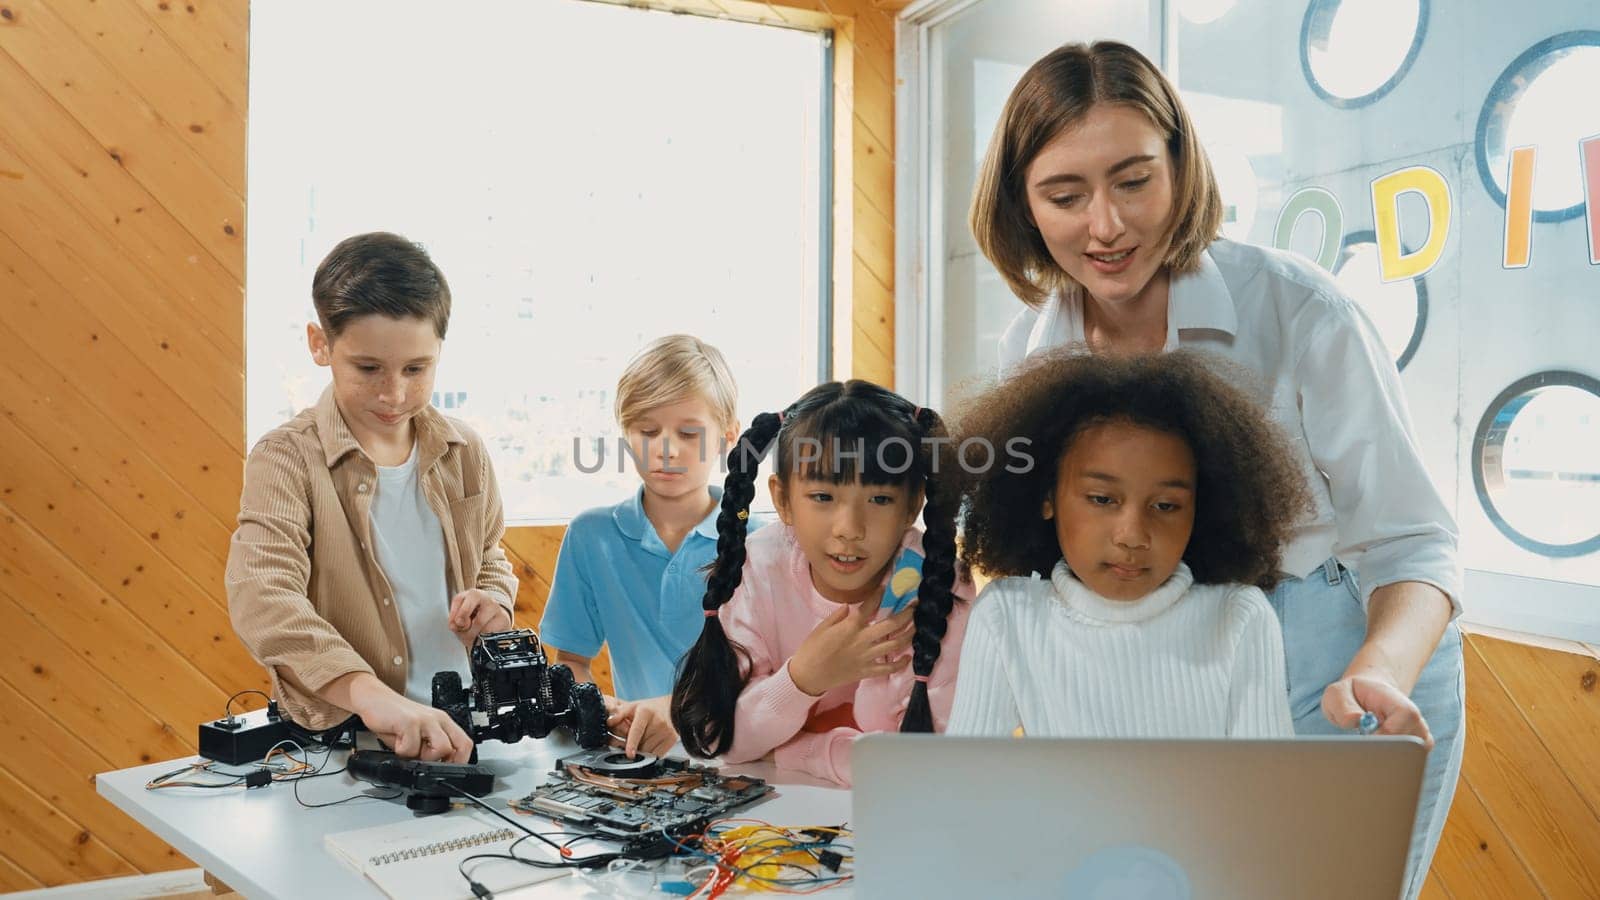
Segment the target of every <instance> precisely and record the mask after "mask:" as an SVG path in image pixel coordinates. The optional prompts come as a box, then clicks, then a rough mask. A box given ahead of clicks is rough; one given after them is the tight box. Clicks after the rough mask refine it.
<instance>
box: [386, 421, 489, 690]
mask: <svg viewBox="0 0 1600 900" xmlns="http://www.w3.org/2000/svg"><path fill="white" fill-rule="evenodd" d="M377 468H378V490H377V496H375V497H373V498H372V513H371V522H372V540H373V546H374V548H375V549H376V551H377V555H378V564H379V565H381V566H383V574H384V575H385V576H387V577H388V579H389V587H390V589H391V590H393V591H394V605H395V609H396V610H398V611H399V613H400V623H401V625H402V627H403V628H404V629H405V634H406V644H407V646H408V650H409V654H410V660H409V662H410V665H409V666H408V667H407V669H406V689H405V695H406V696H407V697H410V698H411V699H412V700H415V701H417V702H418V703H424V704H427V703H432V702H433V676H434V673H435V672H443V671H446V670H454V671H457V672H460V673H461V681H462V683H463V684H471V682H472V679H471V675H470V673H469V670H468V665H467V651H466V649H465V648H463V647H462V646H461V641H460V640H458V639H457V638H456V634H455V632H453V631H451V630H450V589H449V587H448V585H447V584H446V582H445V574H444V568H445V557H444V526H443V525H441V524H440V522H439V517H438V515H436V514H435V513H434V511H433V508H432V507H430V506H429V505H428V498H427V497H426V496H424V495H423V493H422V481H421V479H420V478H418V477H417V446H416V444H415V443H413V444H412V445H411V455H410V456H409V457H407V458H406V461H405V462H403V463H401V464H400V465H398V466H378V467H377Z"/></svg>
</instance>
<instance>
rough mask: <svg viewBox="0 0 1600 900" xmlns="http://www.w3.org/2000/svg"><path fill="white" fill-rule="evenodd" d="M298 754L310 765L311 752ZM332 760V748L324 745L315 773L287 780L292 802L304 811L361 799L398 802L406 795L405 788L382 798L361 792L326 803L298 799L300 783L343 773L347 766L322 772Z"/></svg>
mask: <svg viewBox="0 0 1600 900" xmlns="http://www.w3.org/2000/svg"><path fill="white" fill-rule="evenodd" d="M300 752H302V753H304V754H305V757H306V759H305V764H306V765H307V766H309V765H311V751H310V750H307V749H306V748H304V747H301V748H300ZM290 758H291V759H293V757H290ZM332 758H333V747H331V746H328V745H326V744H324V745H323V750H322V762H321V763H320V764H318V766H317V770H316V771H315V772H311V773H309V774H302V775H295V776H293V777H292V778H290V779H289V780H290V781H293V782H294V787H293V791H294V802H296V803H298V804H300V805H301V806H303V807H305V808H306V809H322V808H324V807H328V806H338V805H339V804H341V803H349V802H350V801H351V800H363V799H366V800H398V799H400V798H401V797H404V796H405V795H406V791H405V788H401V789H400V790H399V792H398V793H394V794H389V795H387V796H383V795H379V794H369V793H367V792H365V791H362V792H361V793H359V794H351V795H350V796H348V797H341V798H340V799H338V800H330V801H328V802H327V803H307V802H306V801H304V800H302V799H300V782H302V781H304V780H306V779H307V778H324V777H326V776H329V775H338V774H339V773H341V772H343V771H345V769H346V768H347V766H340V767H339V768H337V769H334V770H332V771H328V772H324V771H323V769H325V768H327V766H328V760H330V759H332Z"/></svg>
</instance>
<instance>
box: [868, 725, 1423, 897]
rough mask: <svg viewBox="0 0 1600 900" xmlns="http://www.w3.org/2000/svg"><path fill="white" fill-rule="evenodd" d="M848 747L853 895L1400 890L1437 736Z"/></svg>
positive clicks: (890, 742)
mask: <svg viewBox="0 0 1600 900" xmlns="http://www.w3.org/2000/svg"><path fill="white" fill-rule="evenodd" d="M853 756H854V759H853V763H852V768H853V769H854V776H853V781H854V782H855V786H854V791H853V797H852V803H853V806H854V811H853V817H852V820H851V823H850V824H851V827H852V828H853V829H854V831H855V867H856V882H855V884H856V889H855V896H857V897H862V898H870V900H876V898H880V897H883V898H893V897H918V898H922V897H981V898H990V897H994V898H1030V897H1069V898H1074V900H1076V898H1084V900H1189V898H1194V900H1201V898H1205V900H1209V898H1229V900H1257V898H1260V900H1283V898H1291V897H1292V898H1297V900H1309V898H1323V897H1326V898H1338V900H1365V898H1383V900H1392V898H1395V897H1398V896H1399V895H1400V891H1401V887H1402V880H1403V878H1404V875H1405V866H1406V851H1407V849H1408V847H1409V846H1410V841H1411V823H1412V819H1413V818H1414V817H1415V815H1416V809H1417V793H1418V790H1419V788H1420V786H1421V784H1422V767H1423V762H1424V760H1425V758H1426V756H1427V752H1426V751H1425V750H1424V749H1423V747H1422V742H1421V741H1418V740H1417V739H1415V738H1409V737H1378V736H1367V737H1356V736H1351V737H1327V738H1300V739H1295V740H1093V739H1049V738H1026V739H1012V738H961V737H946V736H941V735H911V734H872V735H867V736H865V737H863V738H860V739H859V740H857V741H856V743H855V746H854V749H853Z"/></svg>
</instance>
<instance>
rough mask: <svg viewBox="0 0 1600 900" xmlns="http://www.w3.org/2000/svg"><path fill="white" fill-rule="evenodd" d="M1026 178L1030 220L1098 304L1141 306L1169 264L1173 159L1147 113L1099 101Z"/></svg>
mask: <svg viewBox="0 0 1600 900" xmlns="http://www.w3.org/2000/svg"><path fill="white" fill-rule="evenodd" d="M1024 178H1025V179H1026V180H1025V182H1024V189H1025V190H1026V192H1027V205H1028V217H1029V219H1030V220H1031V221H1032V222H1033V224H1034V226H1035V227H1036V228H1038V229H1039V234H1040V236H1041V237H1042V238H1043V239H1044V243H1045V246H1046V247H1047V248H1048V249H1049V251H1050V255H1051V256H1052V257H1053V258H1054V259H1055V261H1056V265H1059V266H1060V267H1061V268H1062V270H1063V271H1065V272H1066V273H1067V274H1068V275H1070V276H1071V277H1072V279H1073V280H1074V281H1076V282H1078V283H1079V284H1081V285H1083V286H1084V288H1085V289H1087V290H1088V292H1089V293H1090V294H1091V295H1092V296H1093V297H1094V298H1095V299H1097V300H1099V301H1101V302H1102V303H1109V304H1120V303H1127V302H1130V301H1133V300H1135V299H1137V298H1138V297H1139V296H1140V294H1141V293H1142V292H1143V291H1144V290H1145V288H1146V287H1147V286H1148V285H1149V284H1150V282H1151V280H1152V279H1153V278H1154V277H1155V276H1156V275H1157V274H1158V273H1159V272H1161V270H1162V269H1163V268H1164V267H1165V265H1166V259H1167V251H1168V249H1169V247H1170V246H1171V238H1170V235H1169V233H1168V232H1169V230H1170V229H1169V225H1170V224H1171V219H1172V215H1173V204H1172V181H1173V178H1172V160H1171V158H1170V156H1169V155H1168V153H1167V147H1166V142H1165V141H1164V140H1163V139H1162V136H1161V133H1160V132H1159V131H1157V130H1156V128H1155V126H1154V125H1153V124H1151V122H1150V120H1149V118H1147V117H1146V116H1145V115H1144V113H1142V112H1140V111H1139V110H1137V109H1135V108H1133V107H1131V106H1124V105H1120V104H1109V103H1099V104H1096V105H1095V106H1093V107H1091V108H1090V109H1089V112H1088V114H1087V115H1085V116H1084V117H1083V119H1082V120H1081V121H1079V122H1078V123H1077V124H1076V125H1073V126H1072V127H1070V128H1068V129H1067V130H1065V131H1063V132H1062V133H1061V134H1059V135H1057V136H1056V137H1055V139H1054V140H1052V141H1051V142H1050V143H1048V144H1046V145H1045V147H1044V149H1043V150H1041V151H1040V152H1039V155H1038V156H1036V157H1034V159H1033V162H1032V163H1031V164H1029V166H1028V169H1027V172H1026V173H1025V175H1024Z"/></svg>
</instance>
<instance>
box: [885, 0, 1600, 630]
mask: <svg viewBox="0 0 1600 900" xmlns="http://www.w3.org/2000/svg"><path fill="white" fill-rule="evenodd" d="M968 32H972V33H974V34H976V35H978V36H981V38H982V41H981V42H978V41H976V40H975V39H974V38H973V37H971V36H970V35H968V34H967V33H968ZM1141 34H1144V35H1145V36H1146V39H1144V40H1141V39H1140V35H1141ZM1101 38H1118V39H1122V40H1125V41H1128V42H1130V43H1133V44H1135V45H1136V46H1139V47H1140V48H1141V49H1142V50H1144V51H1145V52H1146V54H1147V55H1149V56H1151V57H1152V58H1153V59H1157V60H1158V61H1159V62H1161V64H1162V65H1163V66H1164V67H1165V68H1166V70H1167V72H1168V74H1169V75H1171V76H1173V77H1174V80H1175V81H1176V83H1177V86H1178V89H1179V91H1180V93H1181V94H1182V95H1183V97H1184V100H1185V103H1186V104H1187V105H1188V108H1189V110H1190V112H1191V113H1192V115H1193V118H1194V120H1195V127H1196V128H1197V130H1198V131H1199V134H1200V137H1201V138H1202V140H1203V141H1204V142H1205V145H1206V149H1207V153H1208V155H1209V156H1210V159H1211V162H1212V165H1213V168H1214V170H1215V172H1216V175H1217V179H1218V182H1219V185H1220V188H1221V192H1222V200H1223V204H1224V207H1225V209H1224V223H1223V232H1224V234H1225V235H1227V236H1228V237H1232V238H1235V239H1240V240H1248V241H1253V242H1255V243H1258V244H1263V245H1276V246H1278V247H1281V248H1283V249H1286V250H1290V251H1292V252H1297V253H1300V254H1301V255H1303V256H1305V257H1306V258H1308V259H1311V260H1313V261H1315V262H1316V263H1317V264H1318V265H1320V266H1322V267H1323V268H1325V269H1327V270H1329V272H1330V273H1332V274H1333V275H1334V277H1335V278H1336V280H1337V281H1338V282H1339V284H1340V285H1341V287H1342V288H1343V289H1344V290H1345V291H1346V292H1347V293H1348V294H1349V295H1350V296H1351V297H1353V298H1354V299H1355V300H1356V301H1357V302H1358V303H1359V304H1360V305H1361V307H1362V309H1363V311H1364V313H1365V314H1366V317H1367V318H1368V319H1369V320H1370V321H1371V322H1372V324H1373V325H1374V327H1375V328H1376V330H1377V331H1378V333H1379V335H1380V336H1381V338H1382V340H1383V342H1384V344H1385V346H1386V347H1387V348H1388V350H1389V353H1390V355H1391V356H1392V358H1393V359H1394V361H1395V363H1396V365H1397V366H1398V367H1400V368H1401V370H1402V371H1401V380H1402V382H1403V384H1404V386H1405V390H1406V395H1407V401H1408V405H1409V408H1410V412H1411V418H1412V421H1413V424H1414V426H1415V428H1416V433H1417V437H1418V443H1419V449H1420V451H1421V455H1422V458H1423V462H1424V463H1425V465H1426V466H1427V468H1428V471H1429V474H1430V475H1431V476H1432V478H1433V480H1434V482H1435V484H1436V485H1437V486H1438V488H1439V490H1440V492H1441V494H1443V495H1444V497H1445V498H1446V500H1447V501H1448V502H1451V503H1452V505H1453V509H1454V513H1455V517H1456V521H1457V523H1458V525H1459V527H1460V535H1461V539H1460V547H1461V558H1462V562H1463V563H1464V565H1465V567H1466V568H1467V570H1468V571H1467V584H1466V600H1465V606H1466V614H1467V616H1468V617H1469V618H1471V619H1474V620H1476V621H1479V622H1484V623H1488V624H1495V625H1502V626H1505V627H1511V628H1520V629H1524V630H1536V631H1541V632H1544V633H1550V634H1556V635H1561V636H1566V637H1574V638H1582V639H1587V640H1600V518H1597V517H1596V516H1595V515H1594V513H1593V511H1592V510H1593V506H1594V499H1595V496H1594V495H1595V485H1596V484H1600V471H1597V470H1600V465H1597V464H1596V463H1595V462H1594V460H1595V459H1596V458H1597V457H1596V454H1597V453H1600V443H1597V441H1600V433H1597V432H1596V430H1595V423H1596V422H1600V400H1597V399H1596V394H1597V392H1600V387H1597V385H1600V380H1597V379H1600V366H1597V365H1596V363H1595V359H1596V354H1595V350H1594V341H1595V335H1597V334H1600V304H1597V303H1595V302H1594V298H1595V297H1600V249H1596V248H1597V247H1600V210H1597V209H1595V208H1594V207H1595V206H1596V203H1595V201H1596V198H1597V197H1600V106H1597V105H1596V104H1594V103H1593V102H1591V95H1592V93H1593V91H1592V88H1591V87H1590V86H1591V85H1593V84H1594V83H1595V80H1596V77H1597V74H1600V32H1596V31H1595V30H1594V4H1593V3H1592V2H1591V0H1550V2H1545V3H1539V4H1533V5H1531V6H1530V5H1527V4H1524V5H1520V6H1518V5H1509V6H1507V5H1502V6H1493V5H1484V4H1478V5H1475V6H1474V7H1473V14H1472V15H1471V16H1467V15H1464V14H1463V13H1462V12H1461V11H1460V10H1456V9H1454V8H1453V7H1449V5H1448V4H1437V3H1432V2H1430V0H1403V2H1388V0H1297V2H1289V3H1271V4H1268V3H1237V2H1231V0H1165V2H1151V3H1145V2H1141V0H1122V2H1111V0H1108V2H1103V3H1101V2H1095V3H1085V4H1070V5H1063V4H1056V5H1053V6H1051V7H1050V8H1035V6H1034V5H1033V4H1031V3H1027V2H1023V0H1014V2H1011V0H971V2H963V0H948V2H946V3H943V4H940V3H937V2H933V0H925V2H923V3H919V4H917V5H916V6H914V7H912V15H911V16H910V18H909V19H908V20H906V22H905V24H904V25H903V31H902V34H901V42H902V45H903V46H905V45H907V44H908V43H909V44H910V45H911V46H913V47H915V48H918V52H917V53H915V54H913V53H907V54H903V58H904V59H906V60H908V61H909V62H913V63H916V65H915V66H914V67H909V66H908V67H907V68H904V69H903V70H902V73H901V74H902V77H905V78H908V82H909V84H910V85H911V89H910V90H909V91H907V92H906V97H907V98H908V100H909V101H910V102H909V106H908V108H909V112H910V114H911V119H912V123H913V125H914V127H916V128H917V129H918V131H917V132H916V133H914V134H913V135H910V137H914V138H917V139H918V140H917V141H915V142H914V141H912V140H903V141H902V143H901V144H900V146H901V148H902V150H901V153H902V156H901V159H900V162H901V164H902V165H906V164H908V163H909V164H912V165H916V166H919V167H920V171H921V172H923V173H924V174H923V176H922V177H920V178H918V177H913V178H909V179H906V180H904V181H903V182H902V190H903V193H902V195H901V196H900V197H899V198H897V200H898V207H899V208H900V209H901V210H903V211H904V215H905V216H906V218H905V219H903V220H902V222H901V232H900V235H901V236H900V240H901V242H902V249H903V251H904V250H909V249H917V250H921V251H922V255H921V256H918V255H915V254H912V253H906V254H905V255H903V256H902V258H901V260H902V268H901V271H902V272H908V274H909V275H910V276H911V277H903V278H902V279H901V286H902V292H901V295H900V297H899V298H898V306H897V313H898V315H899V316H900V318H899V320H898V321H900V322H901V323H902V326H901V327H902V331H901V333H900V335H899V346H900V348H901V361H902V366H901V378H902V382H901V383H902V385H903V386H905V387H906V388H907V389H908V390H918V389H921V390H923V391H924V392H925V396H930V397H932V398H933V400H934V401H935V402H938V401H940V400H943V399H945V398H946V397H947V396H948V395H949V394H951V393H959V391H952V390H951V388H952V386H957V385H959V384H960V382H961V381H962V380H964V379H966V378H968V377H970V376H972V375H976V374H987V373H990V372H992V369H993V362H992V361H993V355H994V348H995V338H996V337H997V336H998V334H999V333H1000V331H1001V329H1003V328H1004V327H1005V325H1006V323H1007V321H1009V320H1010V318H1011V316H1012V315H1014V314H1015V312H1016V310H1017V309H1019V308H1020V303H1019V302H1018V301H1017V300H1016V299H1015V298H1014V297H1012V296H1010V294H1009V292H1008V291H1007V290H1006V288H1005V286H1004V284H1003V283H1002V282H1001V281H1000V280H999V278H998V277H997V276H996V275H995V273H994V271H993V269H992V268H991V267H990V266H989V265H988V263H987V261H986V260H983V259H982V258H981V256H979V255H978V254H977V253H976V252H975V250H976V248H975V247H973V246H972V239H971V237H970V235H968V234H967V233H966V222H965V217H964V212H965V209H966V205H967V204H968V203H969V202H970V199H971V192H972V183H973V174H974V172H975V165H974V162H973V160H974V159H975V158H976V157H977V156H978V155H980V154H981V152H982V148H983V147H984V146H985V144H986V142H987V141H988V138H989V133H990V131H991V130H992V128H993V123H994V119H995V115H996V113H997V112H998V104H999V102H1000V101H1003V99H1004V97H1005V94H1006V92H1007V91H1008V90H1009V88H1010V87H1011V85H1012V84H1014V83H1015V81H1016V78H1017V77H1018V76H1019V75H1020V74H1021V72H1022V70H1023V68H1024V67H1025V66H1027V65H1028V64H1030V63H1031V62H1032V61H1033V60H1034V59H1036V58H1037V57H1038V56H1040V55H1042V54H1043V53H1044V52H1046V51H1047V50H1049V49H1051V48H1053V47H1054V46H1057V45H1059V44H1061V43H1065V42H1067V41H1093V40H1096V39H1101ZM968 46H972V47H975V48H976V49H973V50H967V49H965V48H967V47H968ZM951 47H958V48H962V49H963V52H966V53H967V54H968V56H969V57H976V59H975V60H973V61H971V62H970V63H969V64H968V65H967V67H966V68H965V69H963V68H962V67H961V65H960V64H961V62H962V60H961V59H957V58H955V57H953V56H949V55H948V54H947V55H946V56H940V55H939V51H940V50H941V48H951ZM941 100H943V104H942V105H941ZM919 152H921V153H923V154H924V155H923V156H922V157H921V158H919V157H918V156H917V154H918V153H919ZM941 154H942V155H941ZM924 192H925V195H924ZM919 242H920V243H919ZM908 266H910V267H911V268H907V267H908ZM924 270H925V273H926V274H924ZM918 277H921V278H923V279H924V281H922V282H920V283H918V282H915V281H914V280H913V279H914V278H918ZM907 350H909V351H910V352H906V351H907ZM1376 489H1379V490H1381V486H1378V487H1377V488H1376Z"/></svg>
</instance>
